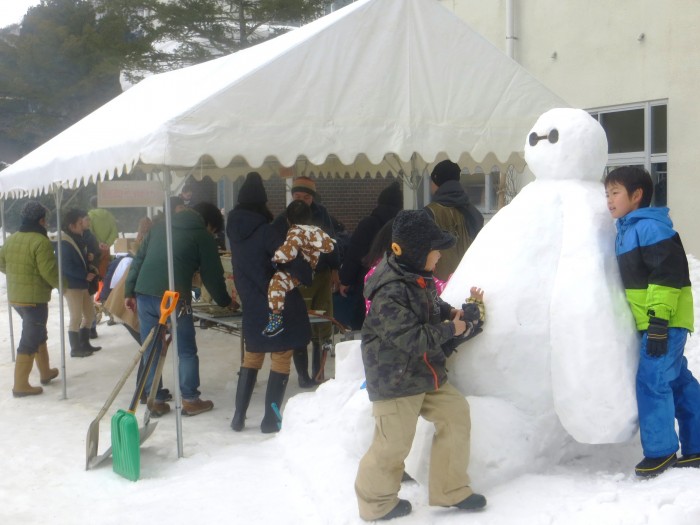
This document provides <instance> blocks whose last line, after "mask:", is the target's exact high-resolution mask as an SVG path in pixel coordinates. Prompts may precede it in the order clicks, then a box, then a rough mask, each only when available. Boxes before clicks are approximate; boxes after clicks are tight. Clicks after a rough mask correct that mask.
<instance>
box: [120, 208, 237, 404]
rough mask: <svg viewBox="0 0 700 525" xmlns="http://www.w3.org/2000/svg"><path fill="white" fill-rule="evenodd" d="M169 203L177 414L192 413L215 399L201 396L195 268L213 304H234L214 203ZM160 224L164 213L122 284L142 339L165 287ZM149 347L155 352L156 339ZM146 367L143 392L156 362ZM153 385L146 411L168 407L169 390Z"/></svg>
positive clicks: (154, 321)
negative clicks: (179, 409) (176, 295)
mask: <svg viewBox="0 0 700 525" xmlns="http://www.w3.org/2000/svg"><path fill="white" fill-rule="evenodd" d="M176 200H179V199H175V198H174V199H172V200H171V202H173V201H176ZM172 209H173V210H175V211H176V212H175V213H174V215H173V219H172V249H173V253H172V256H173V268H174V272H175V275H174V277H175V291H177V292H178V293H179V294H180V300H179V301H178V304H177V312H178V317H177V353H178V354H177V355H178V359H179V373H180V385H179V386H180V393H181V394H182V415H185V416H196V415H198V414H201V413H203V412H207V411H209V410H212V409H213V408H214V403H213V401H209V400H204V399H201V398H200V391H199V386H200V376H199V356H198V355H197V341H196V339H195V331H194V320H193V317H192V276H193V275H194V274H195V272H197V271H199V273H200V275H201V276H202V282H203V283H204V285H205V286H206V287H207V290H208V291H209V293H210V294H211V296H212V298H213V299H214V301H215V302H216V304H218V305H219V306H225V307H229V308H232V307H233V300H232V299H231V296H230V295H229V294H228V290H227V289H226V282H225V281H224V268H223V266H222V265H221V259H220V258H219V251H218V249H217V247H216V240H215V239H214V235H213V234H215V233H216V232H217V231H219V230H220V229H221V228H223V224H224V219H223V217H222V216H221V212H220V211H219V208H217V207H216V206H214V205H213V204H211V203H208V202H200V203H199V204H197V205H196V206H195V207H194V208H185V207H184V206H182V205H180V206H179V208H178V207H177V206H172ZM178 209H180V211H177V210H178ZM165 228H166V221H165V219H164V218H163V219H162V220H159V221H156V222H155V223H154V224H153V227H152V228H151V231H150V232H149V234H148V235H147V236H146V238H145V239H144V241H143V243H142V244H141V246H140V247H139V251H138V252H137V254H136V256H135V257H134V260H133V261H132V263H131V266H130V267H129V273H128V274H127V278H126V283H125V286H124V297H125V299H124V306H125V307H126V308H127V309H129V310H131V311H135V312H136V313H137V314H138V318H139V328H140V330H141V341H145V340H146V338H147V337H148V334H149V333H150V332H151V329H152V328H153V327H154V326H156V325H157V324H158V320H159V318H160V304H161V300H162V297H163V294H164V293H165V292H166V290H168V289H169V285H168V272H167V270H166V269H167V267H168V249H167V239H166V237H167V236H166V231H165ZM152 351H158V352H160V344H158V345H156V348H155V349H153V350H152ZM148 355H149V354H148V353H146V354H144V355H143V357H142V363H143V364H144V365H145V363H146V362H147V360H148ZM147 373H148V377H147V378H146V385H145V387H144V392H145V393H146V396H148V394H149V393H150V391H151V388H152V387H153V384H152V383H153V378H154V375H155V367H151V369H150V370H148V371H147ZM155 388H158V391H157V393H156V400H155V402H154V404H153V405H152V406H151V407H149V408H150V410H151V415H155V416H162V415H164V414H167V413H168V412H169V411H170V405H168V403H166V400H167V398H168V396H169V393H168V392H167V391H166V389H163V388H160V385H156V386H155Z"/></svg>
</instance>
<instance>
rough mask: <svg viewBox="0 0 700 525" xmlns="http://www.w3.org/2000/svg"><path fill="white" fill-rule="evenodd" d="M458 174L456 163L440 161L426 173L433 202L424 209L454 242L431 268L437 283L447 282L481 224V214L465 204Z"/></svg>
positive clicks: (466, 201)
mask: <svg viewBox="0 0 700 525" xmlns="http://www.w3.org/2000/svg"><path fill="white" fill-rule="evenodd" d="M461 171H462V170H461V169H460V167H459V165H458V164H456V163H454V162H452V161H451V160H443V161H442V162H438V163H437V164H436V165H435V167H434V168H433V171H432V172H431V173H430V191H431V192H432V193H433V200H432V202H431V203H430V204H428V205H427V206H426V207H425V209H426V210H427V211H428V213H429V214H430V216H431V217H432V218H433V219H434V220H435V222H436V223H437V225H438V226H439V227H440V228H441V229H443V230H446V231H448V232H450V233H451V234H452V235H454V236H455V237H456V239H457V241H456V243H455V245H454V246H453V247H452V248H450V249H449V250H445V253H444V254H443V257H441V258H440V261H439V262H438V264H437V266H436V267H435V277H437V278H438V279H440V280H441V281H447V280H448V279H449V278H450V276H451V275H452V274H453V273H454V271H455V270H456V269H457V266H459V263H460V261H461V260H462V257H463V256H464V254H465V252H466V251H467V248H469V246H470V245H471V243H472V242H473V241H474V238H475V237H476V235H477V234H478V233H479V231H480V230H481V228H482V227H483V225H484V217H483V215H481V212H480V211H479V210H477V209H476V207H475V206H474V205H473V204H472V203H471V202H469V196H468V195H467V194H466V193H465V191H464V189H463V188H462V185H461V184H460V182H459V176H460V173H461Z"/></svg>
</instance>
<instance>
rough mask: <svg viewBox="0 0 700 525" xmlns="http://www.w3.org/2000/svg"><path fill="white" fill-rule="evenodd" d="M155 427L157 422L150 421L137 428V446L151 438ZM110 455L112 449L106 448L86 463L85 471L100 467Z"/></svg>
mask: <svg viewBox="0 0 700 525" xmlns="http://www.w3.org/2000/svg"><path fill="white" fill-rule="evenodd" d="M157 425H158V421H151V422H150V423H148V424H147V425H146V426H143V427H140V428H139V444H140V445H143V442H144V441H146V440H147V439H148V438H149V437H151V434H153V431H154V430H155V429H156V426H157ZM111 455H112V447H109V448H107V450H105V451H104V453H103V454H100V455H99V456H97V455H94V456H93V457H91V458H90V460H89V461H88V465H87V470H89V469H92V468H95V467H97V466H98V465H101V464H102V463H103V462H104V460H105V459H107V458H109V457H110V456H111Z"/></svg>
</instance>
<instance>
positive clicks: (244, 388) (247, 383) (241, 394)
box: [231, 368, 258, 432]
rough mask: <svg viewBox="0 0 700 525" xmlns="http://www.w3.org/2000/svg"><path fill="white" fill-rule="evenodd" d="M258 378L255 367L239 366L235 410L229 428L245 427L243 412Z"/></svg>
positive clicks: (235, 430) (246, 408)
mask: <svg viewBox="0 0 700 525" xmlns="http://www.w3.org/2000/svg"><path fill="white" fill-rule="evenodd" d="M257 379H258V371H257V369H255V368H241V372H240V375H239V376H238V386H237V387H236V411H235V412H234V413H233V419H232V420H231V428H232V429H233V430H234V432H240V431H241V430H243V429H244V428H245V414H246V412H247V411H248V405H250V398H251V396H252V395H253V389H254V388H255V381H256V380H257Z"/></svg>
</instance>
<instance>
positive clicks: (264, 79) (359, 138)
mask: <svg viewBox="0 0 700 525" xmlns="http://www.w3.org/2000/svg"><path fill="white" fill-rule="evenodd" d="M558 106H567V104H566V103H565V102H564V101H562V100H561V99H560V98H559V97H557V96H556V95H555V94H553V93H551V92H550V91H549V90H547V89H546V88H545V87H544V86H542V85H541V84H540V83H539V82H538V81H537V80H536V79H534V78H533V77H532V76H531V75H530V74H528V73H527V72H526V71H525V70H524V69H522V68H521V67H520V66H519V65H518V64H517V63H516V62H514V61H512V60H511V59H509V58H508V57H506V56H505V55H504V54H503V53H501V52H500V51H499V50H498V49H496V48H495V47H494V46H493V45H491V44H490V43H489V42H487V41H486V40H485V39H484V38H482V37H481V36H479V35H478V34H477V33H476V32H475V31H473V30H472V29H471V28H470V27H469V26H468V25H466V24H465V23H464V22H463V21H461V20H460V19H459V18H458V17H457V16H455V15H454V14H453V13H452V12H450V11H449V10H448V9H446V8H444V7H443V6H442V5H440V4H439V3H438V2H436V1H435V0H401V1H396V0H362V1H359V2H355V3H353V4H350V5H349V6H347V7H345V8H343V9H341V10H338V11H336V12H334V13H332V14H330V15H328V16H326V17H324V18H321V19H319V20H317V21H315V22H313V23H311V24H308V25H306V26H304V27H301V28H299V29H297V30H294V31H291V32H289V33H287V34H285V35H282V36H279V37H277V38H275V39H273V40H271V41H268V42H265V43H263V44H260V45H257V46H255V47H252V48H249V49H246V50H244V51H240V52H238V53H234V54H232V55H229V56H225V57H222V58H219V59H216V60H212V61H209V62H206V63H203V64H200V65H196V66H192V67H188V68H183V69H180V70H177V71H172V72H168V73H163V74H160V75H155V76H152V77H149V78H147V79H145V80H143V81H142V82H140V83H139V84H137V85H136V86H134V87H133V88H131V89H129V90H128V91H126V92H125V93H123V94H122V95H120V96H118V97H116V98H115V99H113V100H112V101H110V102H109V103H107V104H105V105H104V106H103V107H101V108H99V109H98V110H96V111H95V112H93V113H91V114H90V115H88V116H87V117H85V118H84V119H83V120H81V121H79V122H78V123H76V124H75V125H73V126H72V127H70V128H69V129H67V130H66V131H64V132H63V133H61V134H60V135H58V136H56V137H55V138H54V139H52V140H50V141H48V142H47V143H45V144H44V145H42V146H41V147H39V148H37V149H36V150H34V151H33V152H32V153H30V154H28V155H27V156H25V157H24V158H22V159H20V160H19V161H17V162H16V163H15V164H13V165H12V166H10V167H9V168H7V169H5V170H4V171H2V172H1V173H0V196H16V195H21V194H27V193H29V194H36V193H40V192H43V191H50V189H51V187H52V186H53V185H54V184H55V183H62V184H68V185H77V184H80V183H85V182H88V181H90V180H93V181H94V180H98V179H108V178H112V177H118V176H120V175H122V174H124V173H128V172H129V171H131V170H132V169H133V168H134V167H135V166H137V165H141V166H143V167H144V168H145V169H146V170H147V169H148V167H168V168H169V169H173V170H175V171H176V172H180V171H181V170H186V169H187V168H189V169H190V170H191V171H192V172H193V174H194V175H195V176H197V175H198V174H199V175H200V176H201V175H204V174H207V175H210V176H212V177H213V178H215V179H216V178H220V177H222V176H226V175H235V176H238V175H241V174H244V173H245V172H247V171H249V170H250V168H251V167H252V168H258V167H261V166H264V165H267V166H273V168H272V170H273V171H274V169H275V167H276V166H280V165H281V166H287V167H289V166H294V165H295V164H296V163H297V161H298V159H299V158H300V157H301V158H302V159H304V163H305V165H307V170H308V171H314V172H316V173H323V172H324V169H325V170H326V171H333V170H335V171H336V172H343V171H345V172H348V171H350V172H353V170H354V171H355V172H359V173H361V174H364V173H366V172H372V170H377V171H379V172H386V171H387V170H392V169H393V168H394V166H395V165H396V164H395V163H394V162H387V161H385V159H389V161H390V160H391V159H400V160H401V161H402V162H409V163H410V161H411V159H412V158H413V159H414V161H415V159H417V158H421V159H425V161H427V162H428V163H429V162H432V161H434V160H436V158H438V159H439V158H444V157H445V156H449V157H450V158H452V159H455V160H457V159H459V162H460V163H462V165H463V166H466V167H469V166H471V167H472V168H473V166H474V165H475V163H476V162H479V163H487V164H488V168H489V169H490V167H491V165H493V164H501V165H507V164H515V165H516V167H518V168H519V169H522V167H523V160H522V155H521V154H520V153H521V151H522V149H523V138H524V136H525V134H526V132H527V130H528V129H529V128H530V126H531V125H532V123H533V122H534V121H535V120H536V119H537V117H538V116H539V115H540V114H541V113H543V112H544V111H546V110H548V109H550V108H553V107H558ZM356 159H357V160H362V161H363V162H358V164H357V166H356V167H355V168H349V169H346V168H343V167H338V164H341V165H344V166H352V165H353V163H354V162H355V161H356ZM327 160H328V162H329V163H330V164H326V162H327ZM308 164H310V165H312V166H315V167H316V168H315V169H313V168H311V167H309V166H308ZM324 165H325V166H326V167H325V168H324ZM329 166H330V167H329ZM192 168H194V170H192ZM223 168H228V169H223ZM262 171H264V170H262ZM268 171H269V170H268ZM377 171H375V173H373V174H376V172H377ZM264 174H267V175H269V173H264Z"/></svg>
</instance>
